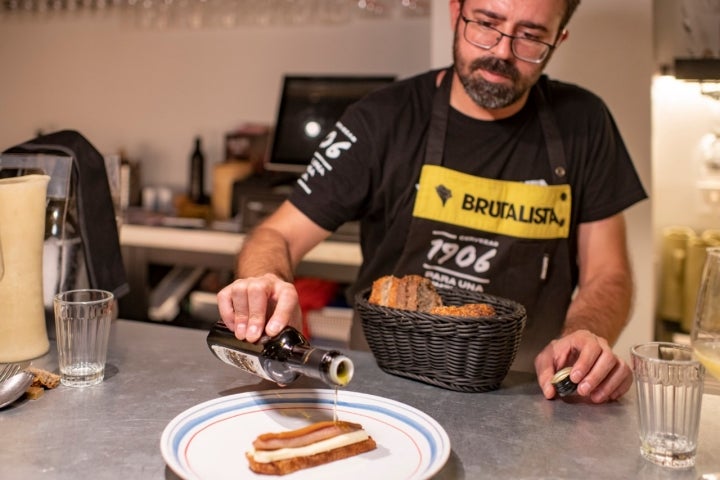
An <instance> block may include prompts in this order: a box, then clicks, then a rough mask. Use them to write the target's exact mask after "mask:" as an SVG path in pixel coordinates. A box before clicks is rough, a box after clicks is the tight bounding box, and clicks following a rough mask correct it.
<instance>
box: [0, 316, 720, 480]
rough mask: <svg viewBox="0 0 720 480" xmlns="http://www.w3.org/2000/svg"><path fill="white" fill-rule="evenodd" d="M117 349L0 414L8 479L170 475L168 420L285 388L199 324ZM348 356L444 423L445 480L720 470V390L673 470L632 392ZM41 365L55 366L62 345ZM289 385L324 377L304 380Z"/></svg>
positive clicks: (132, 326) (379, 386)
mask: <svg viewBox="0 0 720 480" xmlns="http://www.w3.org/2000/svg"><path fill="white" fill-rule="evenodd" d="M109 348H110V349H109V353H108V372H107V375H106V380H105V382H103V383H102V384H100V385H98V386H95V387H90V388H87V389H71V388H68V387H64V386H60V387H58V388H57V389H55V390H49V391H46V392H45V395H44V396H43V397H41V398H40V399H38V400H34V401H28V400H25V401H22V402H20V403H19V404H16V405H14V406H13V407H11V408H9V409H4V410H0V478H2V479H30V478H46V479H72V480H76V479H85V478H92V479H94V480H103V479H126V478H132V479H135V480H142V479H162V478H166V479H174V478H177V477H176V476H175V474H174V473H173V472H172V471H171V470H170V469H169V468H167V467H166V465H165V462H164V461H163V458H162V456H161V454H160V446H159V444H160V436H161V434H162V431H163V429H164V428H165V426H166V425H167V424H168V422H170V421H171V420H172V419H173V418H174V417H175V416H176V415H178V414H179V413H181V412H183V411H184V410H186V409H188V408H190V407H192V406H194V405H196V404H198V403H201V402H204V401H206V400H211V399H213V398H217V397H219V396H222V395H229V394H233V393H240V392H246V391H253V390H265V389H274V388H277V387H276V386H275V385H274V384H272V383H270V382H266V381H260V380H258V379H256V378H255V377H252V376H250V375H248V374H245V373H243V372H241V371H240V370H238V369H235V368H233V367H230V366H227V365H225V364H223V363H221V362H220V361H218V360H216V359H215V358H214V357H213V355H212V354H211V353H210V351H209V350H208V348H207V346H206V344H205V332H203V331H200V330H192V329H183V328H178V327H170V326H164V325H154V324H148V323H144V322H133V321H124V320H119V321H116V322H115V323H114V325H113V330H112V333H111V343H110V347H109ZM349 354H350V356H351V357H352V358H353V360H354V361H355V368H356V373H355V378H354V380H353V382H352V383H351V385H350V387H349V389H350V390H355V391H359V392H364V393H370V394H373V395H379V396H383V397H388V398H392V399H395V400H398V401H400V402H404V403H406V404H408V405H412V406H414V407H416V408H418V409H420V410H423V411H425V412H426V413H428V414H430V415H431V416H433V417H434V418H435V419H436V420H437V421H438V422H440V424H442V426H443V427H444V428H445V430H446V431H447V433H448V435H449V436H450V441H451V444H452V453H451V455H450V459H449V461H448V463H447V464H446V466H445V467H444V468H443V470H442V471H441V472H440V474H439V475H438V476H437V478H439V479H443V480H445V479H484V478H492V479H497V478H514V479H517V478H528V479H529V478H553V479H559V478H573V479H577V478H587V479H597V478H600V479H650V478H653V479H656V478H661V479H665V478H667V479H697V478H698V476H699V475H700V474H702V473H706V472H708V471H720V435H718V434H717V432H718V431H720V396H717V395H705V397H704V399H703V413H702V426H701V430H700V446H699V450H698V465H697V467H696V468H695V469H694V470H689V471H670V470H665V469H662V468H660V467H656V466H654V465H652V464H650V463H648V462H646V461H645V460H643V459H642V458H641V457H640V455H639V453H638V448H639V440H638V437H637V416H636V411H635V404H634V401H635V396H634V391H631V392H630V393H629V394H628V395H626V396H625V397H624V398H623V399H621V401H619V402H616V403H611V404H607V405H588V404H584V403H569V402H566V401H560V400H558V401H548V400H545V399H544V398H543V397H542V394H541V393H540V390H539V389H538V387H537V385H536V383H535V380H534V378H533V377H532V376H530V375H526V374H515V373H512V372H511V374H510V375H509V376H508V378H507V379H506V381H505V382H504V384H503V386H502V388H501V389H500V390H498V391H495V392H491V393H475V394H471V393H459V392H452V391H448V390H443V389H440V388H436V387H432V386H429V385H425V384H422V383H417V382H413V381H410V380H405V379H402V378H398V377H394V376H390V375H387V374H385V373H383V372H382V371H381V370H379V369H378V368H377V366H376V365H375V362H374V360H373V358H372V356H371V355H370V354H368V353H364V352H349ZM35 364H36V365H37V366H40V367H44V368H47V369H49V370H56V369H57V363H56V356H55V353H54V350H53V351H52V352H51V353H50V354H48V355H46V356H45V357H43V358H41V359H40V360H38V361H37V362H35ZM293 387H319V388H324V385H322V384H320V383H316V382H314V381H311V380H308V379H302V380H300V381H298V382H297V383H295V384H293V385H292V386H290V387H288V388H293Z"/></svg>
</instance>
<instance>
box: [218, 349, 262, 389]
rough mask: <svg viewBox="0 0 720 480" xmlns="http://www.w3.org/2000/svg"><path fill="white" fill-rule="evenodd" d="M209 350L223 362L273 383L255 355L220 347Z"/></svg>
mask: <svg viewBox="0 0 720 480" xmlns="http://www.w3.org/2000/svg"><path fill="white" fill-rule="evenodd" d="M210 348H212V350H213V352H214V353H215V355H216V356H217V357H218V358H219V359H220V360H222V361H223V362H225V363H228V364H230V365H232V366H234V367H238V368H239V369H241V370H245V371H246V372H248V373H252V374H253V375H257V376H258V377H262V378H264V379H266V380H272V381H274V379H273V378H271V377H270V376H269V375H268V374H267V373H265V369H263V367H262V365H261V364H260V359H259V358H258V357H257V355H248V354H245V353H243V352H240V351H238V350H234V349H231V348H227V347H223V346H222V345H211V346H210Z"/></svg>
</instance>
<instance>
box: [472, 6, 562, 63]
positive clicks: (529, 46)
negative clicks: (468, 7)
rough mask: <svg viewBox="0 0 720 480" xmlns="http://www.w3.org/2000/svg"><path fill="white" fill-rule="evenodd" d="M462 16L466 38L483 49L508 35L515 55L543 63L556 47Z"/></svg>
mask: <svg viewBox="0 0 720 480" xmlns="http://www.w3.org/2000/svg"><path fill="white" fill-rule="evenodd" d="M460 18H462V19H463V21H464V22H465V29H464V31H463V35H464V36H465V40H467V41H468V42H469V43H471V44H473V45H475V46H476V47H480V48H482V49H483V50H490V49H491V48H493V47H494V46H495V45H497V44H498V43H500V41H501V40H502V38H503V37H508V38H509V39H510V48H511V49H512V53H513V55H515V57H517V58H518V59H519V60H523V61H525V62H530V63H541V62H542V61H543V60H545V59H546V58H547V56H548V55H549V54H550V51H551V50H552V49H554V48H555V45H552V44H550V43H545V42H541V41H540V40H533V39H532V38H525V37H516V36H514V35H508V34H507V33H503V32H501V31H500V30H498V29H497V28H494V27H491V26H490V25H487V24H486V23H485V22H480V21H477V20H470V19H469V18H466V17H465V16H464V15H460Z"/></svg>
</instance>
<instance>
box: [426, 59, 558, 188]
mask: <svg viewBox="0 0 720 480" xmlns="http://www.w3.org/2000/svg"><path fill="white" fill-rule="evenodd" d="M454 73H455V72H454V70H453V68H452V67H449V68H447V69H446V70H445V75H444V76H443V79H442V81H441V83H440V86H439V87H438V88H437V90H436V91H435V95H434V96H433V109H432V117H431V119H430V126H429V127H428V140H427V145H426V147H425V164H426V165H442V159H443V152H444V151H445V134H446V132H447V124H448V112H449V110H450V90H451V87H452V79H453V75H454ZM532 95H533V99H534V101H535V105H536V107H537V111H538V117H539V119H540V127H541V128H542V131H543V136H544V137H545V145H546V148H547V153H548V159H549V163H550V170H551V171H552V175H553V177H552V181H551V183H553V184H555V185H557V184H563V183H567V178H566V176H567V161H566V158H565V149H564V148H563V144H562V137H561V136H560V130H558V127H557V122H556V121H555V117H554V115H553V113H552V111H551V110H550V106H549V104H548V102H547V99H546V98H545V94H544V93H543V92H542V89H541V88H540V87H539V86H538V85H537V84H536V85H535V86H533V88H532Z"/></svg>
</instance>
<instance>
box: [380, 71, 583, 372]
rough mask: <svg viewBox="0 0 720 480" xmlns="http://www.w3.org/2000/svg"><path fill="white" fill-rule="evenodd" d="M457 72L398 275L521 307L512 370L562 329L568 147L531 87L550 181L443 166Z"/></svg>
mask: <svg viewBox="0 0 720 480" xmlns="http://www.w3.org/2000/svg"><path fill="white" fill-rule="evenodd" d="M452 78H453V69H448V70H447V71H446V74H445V76H444V78H443V80H442V83H441V85H440V87H439V88H438V89H437V90H436V93H435V95H434V100H433V102H434V103H433V114H432V119H431V123H430V128H429V131H428V142H427V147H426V152H425V160H424V165H423V167H422V172H421V175H420V180H419V182H418V185H417V191H416V194H415V200H414V209H413V218H412V221H411V224H410V230H409V234H408V237H407V240H406V242H405V246H404V248H403V252H402V255H401V258H400V260H399V261H398V263H397V265H396V267H395V270H394V274H395V275H396V276H402V275H406V274H420V275H423V276H425V277H427V278H430V279H431V280H433V283H434V284H435V285H436V286H437V287H438V288H464V289H467V290H471V291H482V292H486V293H490V294H494V295H498V296H502V297H505V298H509V299H512V300H515V301H517V302H520V303H521V304H523V305H524V306H525V307H526V309H527V312H528V321H527V326H526V328H525V331H524V332H523V339H522V342H521V344H520V349H519V352H518V355H517V357H516V360H515V363H514V364H513V368H514V369H515V370H524V371H534V367H533V361H534V357H535V356H536V355H537V353H539V351H540V350H542V348H543V347H544V346H545V345H547V343H548V342H549V341H550V340H552V339H553V338H556V337H557V336H558V334H559V333H560V330H561V328H562V325H563V323H564V320H565V314H566V312H567V308H568V305H569V303H570V299H571V296H572V293H573V290H574V285H573V281H572V271H571V268H570V265H571V262H570V258H569V256H570V253H569V245H568V238H569V234H570V233H569V230H570V222H571V220H570V217H571V191H570V186H569V185H568V184H567V183H566V165H567V163H566V161H565V153H564V149H563V145H562V141H561V138H560V133H559V131H558V128H557V124H556V122H555V118H554V115H553V113H552V112H551V110H550V108H549V105H548V104H547V101H546V100H545V98H544V94H543V93H542V91H541V90H540V88H539V87H537V86H535V87H533V89H532V91H531V92H532V99H533V101H534V102H535V103H536V106H537V110H538V115H539V121H540V125H541V128H542V131H543V136H544V138H545V143H546V146H547V151H548V157H549V159H550V168H551V172H552V178H551V180H550V183H551V185H537V184H526V183H522V182H510V181H504V180H497V179H486V178H481V177H474V176H471V175H468V174H465V173H462V172H458V171H455V170H451V169H448V168H446V167H443V152H444V151H445V134H446V131H447V123H448V111H449V108H450V90H451V85H452Z"/></svg>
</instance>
